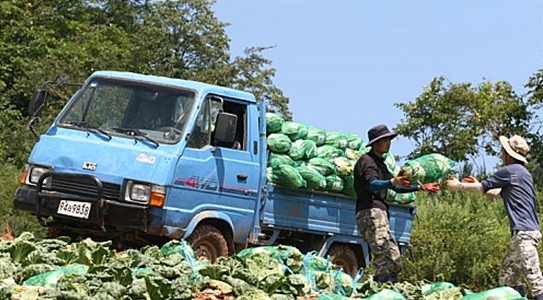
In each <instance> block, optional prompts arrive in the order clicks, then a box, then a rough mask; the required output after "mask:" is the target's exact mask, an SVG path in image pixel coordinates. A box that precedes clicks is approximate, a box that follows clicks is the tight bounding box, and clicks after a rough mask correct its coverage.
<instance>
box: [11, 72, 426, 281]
mask: <svg viewBox="0 0 543 300" xmlns="http://www.w3.org/2000/svg"><path fill="white" fill-rule="evenodd" d="M47 91H48V88H47V85H45V86H44V88H42V89H39V90H36V91H35V92H34V96H33V97H32V100H31V103H30V105H29V113H30V115H31V122H30V126H29V127H30V128H31V129H32V128H33V124H34V123H35V121H36V120H37V119H38V117H39V115H40V112H41V111H42V108H43V107H44V106H45V100H46V95H47ZM32 132H34V133H35V131H34V130H32ZM35 135H36V137H37V138H38V141H37V142H36V144H35V145H34V148H33V149H32V152H31V154H30V156H29V159H28V162H27V164H26V165H25V168H24V170H23V172H22V174H21V179H20V181H21V186H20V187H19V188H18V190H17V191H16V194H15V196H14V209H16V210H22V211H26V212H29V213H32V214H34V215H35V216H36V218H37V220H38V222H39V223H40V224H41V225H42V226H46V227H47V232H48V237H51V238H54V237H58V236H63V235H64V236H70V237H72V238H74V239H81V238H87V237H91V238H93V239H95V240H110V241H112V245H113V246H114V247H116V248H119V249H123V248H129V247H139V246H142V245H150V244H155V245H160V244H163V243H165V242H167V241H169V240H171V239H185V240H187V241H188V242H189V243H190V244H191V245H192V247H193V248H194V251H195V256H196V257H197V258H198V259H200V260H207V261H210V262H214V261H215V260H216V259H217V258H218V257H219V256H228V255H232V254H235V253H236V252H237V251H239V250H241V249H244V248H247V247H251V246H256V245H278V244H282V245H292V246H296V247H298V248H299V249H300V250H301V251H304V252H309V251H316V252H317V253H318V254H319V255H321V256H323V257H329V258H330V259H331V261H332V262H333V263H334V264H336V265H338V266H341V267H343V268H344V270H345V271H346V272H347V273H349V274H351V275H353V276H354V275H355V274H356V273H357V271H358V270H359V269H360V268H364V267H366V266H368V264H369V261H370V255H371V254H370V252H369V249H368V245H367V244H366V243H365V242H364V241H363V239H362V238H361V236H360V234H359V232H358V230H357V226H356V220H355V215H354V212H355V203H356V199H354V198H352V197H348V196H346V195H342V194H335V193H330V192H324V191H316V190H305V189H289V188H285V187H282V186H279V185H275V184H272V183H270V182H268V181H267V178H266V172H267V170H266V167H267V161H268V154H269V150H268V147H267V142H266V106H265V104H263V103H259V102H258V101H257V100H256V99H255V97H254V95H253V94H251V93H247V92H243V91H238V90H234V89H230V88H226V87H221V86H216V85H211V84H206V83H201V82H195V81H189V80H181V79H173V78H165V77H159V76H150V75H142V74H135V73H129V72H116V71H97V72H95V73H93V74H92V75H91V76H90V77H89V78H88V79H87V80H86V81H85V82H84V83H82V84H80V85H79V86H78V89H77V91H76V92H75V94H74V95H73V97H72V98H71V99H70V100H69V102H68V103H67V104H66V105H65V107H64V108H63V109H62V110H61V112H60V113H59V115H58V116H57V117H56V119H55V121H54V122H53V124H52V125H51V126H50V127H49V128H48V129H47V130H46V132H45V133H44V134H41V135H38V134H36V133H35ZM389 205H390V226H391V231H392V232H393V234H394V236H395V238H396V240H397V241H398V243H399V245H400V248H401V251H402V253H404V252H405V249H406V247H408V245H409V241H410V234H411V229H412V224H413V218H414V215H415V213H416V207H415V206H413V205H408V204H398V203H392V202H391V203H389Z"/></svg>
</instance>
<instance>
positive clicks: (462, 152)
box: [395, 77, 533, 161]
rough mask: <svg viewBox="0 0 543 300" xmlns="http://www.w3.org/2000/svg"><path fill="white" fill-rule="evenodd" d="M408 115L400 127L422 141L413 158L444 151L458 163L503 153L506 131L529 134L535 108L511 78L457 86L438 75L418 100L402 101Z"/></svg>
mask: <svg viewBox="0 0 543 300" xmlns="http://www.w3.org/2000/svg"><path fill="white" fill-rule="evenodd" d="M395 106H396V107H398V108H400V109H401V110H402V111H403V113H404V115H405V117H406V119H402V120H401V122H400V124H398V125H397V127H396V128H395V130H396V131H397V132H398V133H399V134H401V135H403V136H406V137H409V138H410V139H413V140H414V141H415V143H416V148H415V149H414V150H413V152H411V153H410V154H409V158H413V157H416V156H420V155H423V154H427V153H433V152H437V153H441V154H443V155H446V156H448V157H450V158H452V159H454V160H456V161H467V160H468V159H469V158H470V157H473V156H476V155H481V154H486V155H496V154H497V153H498V151H499V149H500V148H499V142H498V137H499V136H500V135H506V136H510V135H514V134H519V135H522V136H527V134H528V133H529V132H530V128H529V127H530V126H529V124H530V121H531V120H532V117H533V112H532V111H530V110H529V105H528V103H527V102H526V101H525V100H524V99H523V98H522V97H521V96H519V95H517V94H516V93H515V92H514V91H513V88H512V87H511V85H510V84H509V83H507V82H503V81H500V82H496V83H490V82H483V83H481V84H479V85H478V86H476V87H474V86H472V84H471V83H458V84H452V83H450V82H449V81H448V80H446V79H445V78H444V77H436V78H434V79H433V80H432V81H431V82H430V84H429V85H428V86H427V87H425V89H424V91H423V93H422V94H421V95H420V96H419V97H417V98H416V100H415V101H414V102H409V103H396V104H395Z"/></svg>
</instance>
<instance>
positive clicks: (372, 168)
mask: <svg viewBox="0 0 543 300" xmlns="http://www.w3.org/2000/svg"><path fill="white" fill-rule="evenodd" d="M397 135H398V134H397V133H395V132H392V131H390V130H389V129H388V127H387V126H386V125H383V124H381V125H377V126H374V127H372V128H371V129H370V130H369V131H368V141H369V142H368V143H367V144H366V147H371V150H370V151H369V152H368V153H366V154H364V155H362V156H361V157H360V158H359V159H358V161H357V163H356V165H355V167H354V188H355V190H356V198H357V202H356V221H357V224H358V231H360V234H361V235H362V238H363V239H364V241H366V242H367V243H368V245H369V247H370V251H371V254H372V263H373V265H374V267H375V275H374V276H373V280H374V281H376V282H381V283H382V282H387V281H390V282H393V283H394V282H397V281H398V273H399V272H400V270H401V269H402V257H401V255H400V250H399V248H398V244H397V243H396V241H395V240H394V237H393V236H392V233H391V232H390V226H389V221H388V217H389V216H388V204H387V203H386V201H385V199H386V195H387V189H392V190H394V191H395V192H397V193H408V192H414V191H419V190H424V191H427V192H430V193H435V192H437V191H438V190H439V183H427V184H425V185H423V186H419V185H417V184H414V185H411V184H410V182H409V181H407V176H404V175H403V174H402V173H401V171H400V173H398V174H395V175H392V174H391V173H390V171H389V170H388V168H387V166H386V165H385V161H384V158H383V155H384V154H385V153H387V152H389V150H390V143H391V140H392V139H393V138H395V137H396V136H397Z"/></svg>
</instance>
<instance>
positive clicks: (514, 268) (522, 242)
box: [499, 231, 543, 296]
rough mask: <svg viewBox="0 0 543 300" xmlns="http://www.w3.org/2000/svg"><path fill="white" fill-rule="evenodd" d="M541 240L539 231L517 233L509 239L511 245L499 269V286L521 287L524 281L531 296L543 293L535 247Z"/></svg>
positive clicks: (542, 277) (542, 279)
mask: <svg viewBox="0 0 543 300" xmlns="http://www.w3.org/2000/svg"><path fill="white" fill-rule="evenodd" d="M540 239H541V233H540V232H539V231H518V232H515V233H514V234H513V236H512V237H511V244H510V246H509V250H507V254H506V256H505V258H504V259H503V263H502V266H501V268H500V273H499V280H500V284H501V285H506V286H510V287H516V286H522V285H523V284H522V278H523V277H524V279H525V280H526V283H527V284H528V288H529V289H530V291H531V293H532V296H537V295H540V294H542V293H543V276H542V275H541V269H540V267H539V255H538V253H537V245H538V244H539V240H540Z"/></svg>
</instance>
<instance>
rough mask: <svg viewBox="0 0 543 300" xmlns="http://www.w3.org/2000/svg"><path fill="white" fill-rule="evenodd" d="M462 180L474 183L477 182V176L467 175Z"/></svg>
mask: <svg viewBox="0 0 543 300" xmlns="http://www.w3.org/2000/svg"><path fill="white" fill-rule="evenodd" d="M462 182H467V183H474V182H479V180H477V178H475V177H473V176H471V175H470V176H468V177H466V178H463V179H462Z"/></svg>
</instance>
